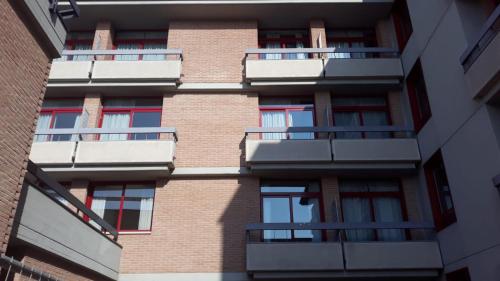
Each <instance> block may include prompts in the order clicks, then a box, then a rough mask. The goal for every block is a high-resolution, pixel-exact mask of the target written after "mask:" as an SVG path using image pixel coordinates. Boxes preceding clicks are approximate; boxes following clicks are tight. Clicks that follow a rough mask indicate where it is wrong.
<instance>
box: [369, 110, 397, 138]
mask: <svg viewBox="0 0 500 281" xmlns="http://www.w3.org/2000/svg"><path fill="white" fill-rule="evenodd" d="M362 114H363V125H364V126H388V125H389V122H388V120H387V118H388V117H387V113H386V112H383V111H365V112H363V113H362ZM365 137H366V138H373V139H386V138H390V137H391V133H390V132H366V133H365Z"/></svg>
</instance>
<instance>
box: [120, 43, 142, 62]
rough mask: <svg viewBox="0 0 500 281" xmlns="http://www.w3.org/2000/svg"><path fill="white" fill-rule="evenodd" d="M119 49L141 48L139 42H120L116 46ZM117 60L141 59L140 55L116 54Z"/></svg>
mask: <svg viewBox="0 0 500 281" xmlns="http://www.w3.org/2000/svg"><path fill="white" fill-rule="evenodd" d="M116 49H117V50H139V45H138V44H137V43H120V44H118V46H116ZM115 60H127V61H134V60H139V55H116V56H115Z"/></svg>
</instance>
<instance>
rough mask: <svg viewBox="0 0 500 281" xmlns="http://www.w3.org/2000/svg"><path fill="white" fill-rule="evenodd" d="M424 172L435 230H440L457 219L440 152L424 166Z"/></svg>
mask: <svg viewBox="0 0 500 281" xmlns="http://www.w3.org/2000/svg"><path fill="white" fill-rule="evenodd" d="M424 171H425V176H426V180H427V189H428V191H429V197H430V201H431V206H432V212H433V214H434V221H435V223H436V228H437V229H438V230H441V229H443V228H445V227H447V226H448V225H450V224H452V223H454V222H456V221H457V218H456V215H455V207H454V204H453V199H452V196H451V189H450V184H449V183H448V177H447V175H446V169H445V166H444V163H443V157H442V156H441V152H440V151H438V152H437V153H436V154H434V155H433V156H432V157H431V159H430V160H429V161H427V162H426V163H425V164H424Z"/></svg>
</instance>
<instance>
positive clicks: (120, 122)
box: [100, 98, 162, 141]
mask: <svg viewBox="0 0 500 281" xmlns="http://www.w3.org/2000/svg"><path fill="white" fill-rule="evenodd" d="M161 106H162V100H161V99H154V98H144V99H140V98H138V99H107V100H104V102H103V109H102V116H101V128H113V129H116V128H140V127H160V123H161ZM158 138H159V135H158V134H157V133H144V134H103V135H101V136H100V139H101V140H106V141H109V140H152V139H153V140H155V139H158Z"/></svg>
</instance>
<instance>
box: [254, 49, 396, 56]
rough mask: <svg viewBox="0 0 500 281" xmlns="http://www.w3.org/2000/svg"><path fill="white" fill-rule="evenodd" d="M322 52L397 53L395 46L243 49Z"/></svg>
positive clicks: (263, 51) (266, 51)
mask: <svg viewBox="0 0 500 281" xmlns="http://www.w3.org/2000/svg"><path fill="white" fill-rule="evenodd" d="M304 53H306V54H309V53H311V54H318V53H319V54H324V53H379V54H380V53H392V54H399V51H398V49H395V48H379V47H373V48H371V47H367V48H281V49H280V48H276V49H264V48H250V49H246V50H245V55H247V56H248V55H249V54H304Z"/></svg>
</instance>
